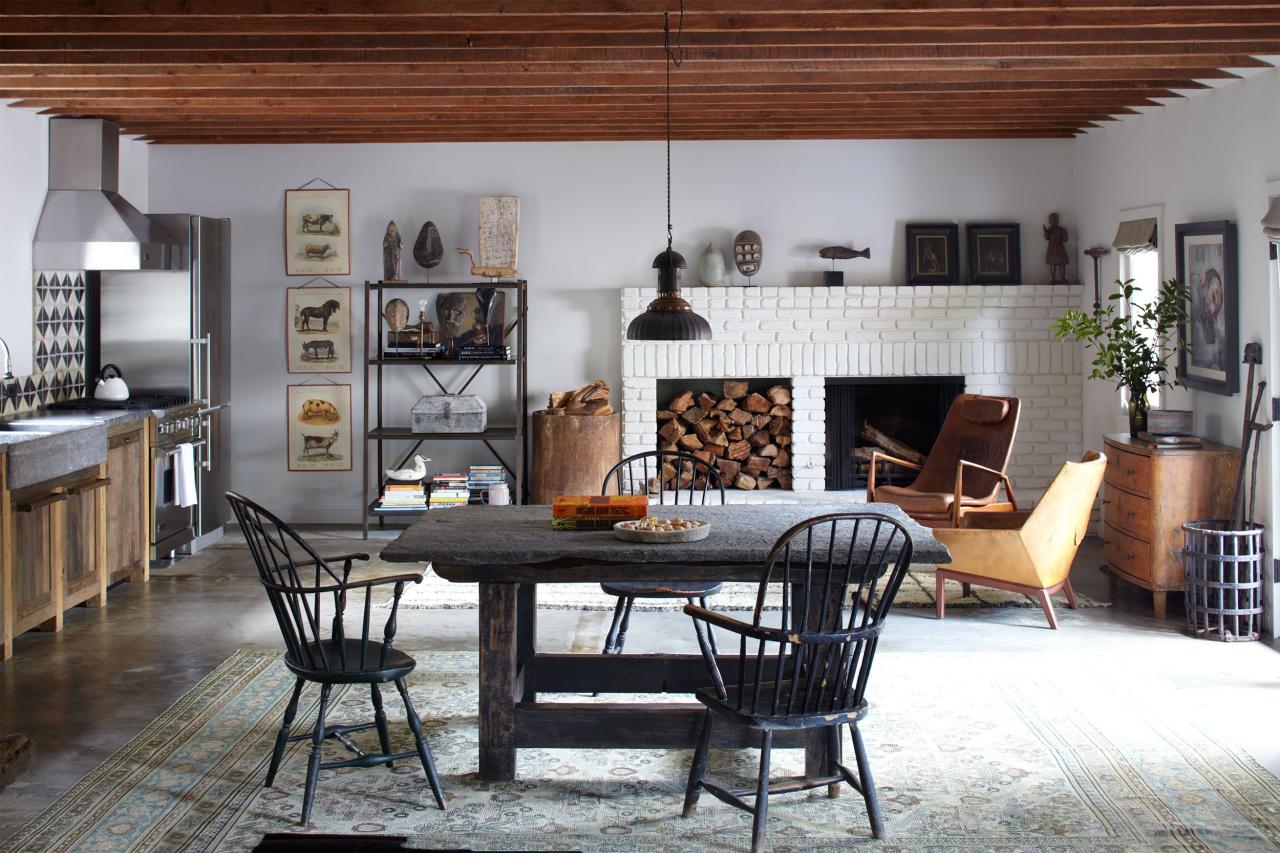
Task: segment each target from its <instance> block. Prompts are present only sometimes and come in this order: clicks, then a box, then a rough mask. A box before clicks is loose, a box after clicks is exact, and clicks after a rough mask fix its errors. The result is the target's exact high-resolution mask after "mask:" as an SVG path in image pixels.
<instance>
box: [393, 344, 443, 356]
mask: <svg viewBox="0 0 1280 853" xmlns="http://www.w3.org/2000/svg"><path fill="white" fill-rule="evenodd" d="M382 354H383V356H384V357H386V358H442V357H443V356H444V347H443V346H442V345H441V344H436V345H435V346H426V347H417V346H400V345H394V346H393V345H387V346H386V347H384V348H383V350H382Z"/></svg>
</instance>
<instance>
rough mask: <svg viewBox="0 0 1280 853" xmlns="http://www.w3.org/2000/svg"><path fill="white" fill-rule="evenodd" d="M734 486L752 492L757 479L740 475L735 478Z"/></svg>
mask: <svg viewBox="0 0 1280 853" xmlns="http://www.w3.org/2000/svg"><path fill="white" fill-rule="evenodd" d="M733 484H734V485H735V486H737V487H738V488H739V489H746V490H748V491H749V490H751V489H754V488H755V487H756V478H755V477H752V476H750V475H747V474H739V475H738V476H736V477H734V478H733Z"/></svg>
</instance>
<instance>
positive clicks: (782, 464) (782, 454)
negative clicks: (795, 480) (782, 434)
mask: <svg viewBox="0 0 1280 853" xmlns="http://www.w3.org/2000/svg"><path fill="white" fill-rule="evenodd" d="M773 464H774V465H777V466H778V467H779V468H788V469H789V468H790V467H791V454H790V453H788V452H787V451H785V450H783V449H782V448H781V447H779V448H778V455H777V456H775V457H773Z"/></svg>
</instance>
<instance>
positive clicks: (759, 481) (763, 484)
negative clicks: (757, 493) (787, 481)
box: [756, 477, 773, 489]
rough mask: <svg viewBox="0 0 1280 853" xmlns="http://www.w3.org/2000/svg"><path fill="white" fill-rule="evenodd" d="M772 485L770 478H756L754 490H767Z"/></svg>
mask: <svg viewBox="0 0 1280 853" xmlns="http://www.w3.org/2000/svg"><path fill="white" fill-rule="evenodd" d="M772 485H773V479H772V478H771V477H757V478H756V488H757V489H767V488H769V487H770V486H772Z"/></svg>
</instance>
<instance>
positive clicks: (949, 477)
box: [867, 394, 1019, 527]
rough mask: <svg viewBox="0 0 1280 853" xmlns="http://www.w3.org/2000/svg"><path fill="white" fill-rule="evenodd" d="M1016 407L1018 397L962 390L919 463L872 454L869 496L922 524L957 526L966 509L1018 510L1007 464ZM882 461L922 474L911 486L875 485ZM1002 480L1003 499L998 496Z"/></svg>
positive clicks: (1016, 428) (1014, 430) (967, 510)
mask: <svg viewBox="0 0 1280 853" xmlns="http://www.w3.org/2000/svg"><path fill="white" fill-rule="evenodd" d="M1018 408H1019V406H1018V398H1017V397H984V396H982V395H981V394H960V395H959V396H957V397H956V399H955V401H954V402H952V404H951V408H950V409H949V410H948V411H947V417H946V420H944V421H943V422H942V429H941V430H940V431H939V433H938V440H937V441H935V442H934V444H933V450H931V451H930V452H929V456H928V458H927V459H925V462H924V466H923V467H921V466H920V465H917V464H915V463H913V462H908V461H907V460H905V459H899V458H897V457H896V456H891V455H889V454H887V453H884V452H882V451H879V450H877V451H874V452H873V453H872V454H871V464H870V466H869V470H868V473H867V500H868V501H881V502H884V503H891V504H896V505H897V506H899V507H901V508H902V510H903V511H904V512H905V513H906V514H907V515H909V516H911V517H912V518H914V519H915V520H916V521H918V522H920V523H921V524H923V525H925V526H926V527H959V526H960V519H961V517H962V516H963V515H964V514H965V513H968V512H974V511H982V512H1013V511H1015V510H1017V508H1018V504H1017V500H1016V498H1015V497H1014V494H1013V486H1012V485H1011V484H1010V483H1009V478H1008V477H1007V476H1005V467H1006V466H1007V465H1008V464H1009V454H1010V453H1011V451H1012V450H1013V437H1014V434H1015V433H1017V431H1018ZM882 461H888V462H893V463H895V464H898V465H902V466H903V467H906V468H914V469H916V470H918V471H919V472H920V474H919V475H918V476H917V477H916V479H915V482H913V483H912V484H911V485H909V486H878V485H877V484H876V467H877V463H878V462H882ZM1001 485H1003V486H1004V491H1005V500H1004V501H999V500H997V498H998V497H999V491H1000V486H1001Z"/></svg>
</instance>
